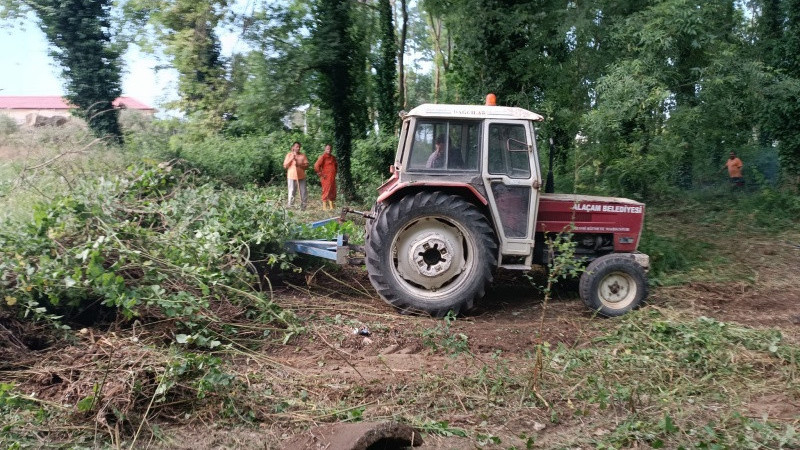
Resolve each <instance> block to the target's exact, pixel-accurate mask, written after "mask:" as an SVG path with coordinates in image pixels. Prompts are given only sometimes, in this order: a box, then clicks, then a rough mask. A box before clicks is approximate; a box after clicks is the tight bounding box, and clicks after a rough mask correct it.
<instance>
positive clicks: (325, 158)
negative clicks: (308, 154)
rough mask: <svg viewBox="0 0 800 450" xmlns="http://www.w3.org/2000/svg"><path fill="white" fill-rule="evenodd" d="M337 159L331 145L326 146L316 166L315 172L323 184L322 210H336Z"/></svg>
mask: <svg viewBox="0 0 800 450" xmlns="http://www.w3.org/2000/svg"><path fill="white" fill-rule="evenodd" d="M336 169H337V165H336V158H334V156H333V154H332V153H331V144H325V151H324V152H323V153H322V154H321V155H319V158H317V162H316V163H315V164H314V171H316V172H317V175H319V180H320V183H321V184H322V209H323V210H326V209H334V208H335V207H336V206H335V205H334V204H333V202H334V201H336Z"/></svg>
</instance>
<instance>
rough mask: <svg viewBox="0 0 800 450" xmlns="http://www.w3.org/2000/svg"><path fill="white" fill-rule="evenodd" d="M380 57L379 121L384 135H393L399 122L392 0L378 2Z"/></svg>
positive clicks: (378, 82)
mask: <svg viewBox="0 0 800 450" xmlns="http://www.w3.org/2000/svg"><path fill="white" fill-rule="evenodd" d="M378 13H379V28H380V50H379V52H380V57H379V59H378V63H377V64H375V71H376V72H377V73H376V76H375V78H376V79H375V83H376V86H375V90H376V91H377V92H376V97H377V103H378V107H377V108H376V109H377V112H378V121H379V123H380V131H381V134H383V135H393V134H394V129H395V124H396V123H397V110H398V108H397V87H396V86H395V83H396V81H395V80H396V79H397V44H396V43H395V42H396V37H395V32H394V20H393V17H392V4H391V1H390V0H380V1H379V2H378Z"/></svg>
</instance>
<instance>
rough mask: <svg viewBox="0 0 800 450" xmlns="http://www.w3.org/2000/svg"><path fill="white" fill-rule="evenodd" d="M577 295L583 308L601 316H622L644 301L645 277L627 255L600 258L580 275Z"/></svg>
mask: <svg viewBox="0 0 800 450" xmlns="http://www.w3.org/2000/svg"><path fill="white" fill-rule="evenodd" d="M580 294H581V298H582V299H583V302H584V303H585V304H586V306H588V307H589V308H591V309H592V310H593V311H596V312H597V313H598V314H600V315H601V316H606V317H616V316H621V315H623V314H625V313H627V312H628V311H631V310H633V309H636V308H638V307H639V306H641V304H642V303H643V302H644V300H645V299H646V298H647V275H646V274H645V271H644V269H643V268H642V266H640V265H639V264H638V263H637V262H636V261H635V260H634V259H633V258H632V257H631V256H630V255H625V254H614V253H612V254H609V255H605V256H601V257H600V258H597V259H595V260H594V261H592V262H591V263H590V264H589V266H588V267H587V268H586V271H585V272H584V273H583V275H581V282H580Z"/></svg>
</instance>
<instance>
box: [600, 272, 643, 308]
mask: <svg viewBox="0 0 800 450" xmlns="http://www.w3.org/2000/svg"><path fill="white" fill-rule="evenodd" d="M599 294H600V299H601V300H602V301H603V302H604V303H606V304H625V303H627V302H630V301H631V299H632V298H633V297H634V296H635V295H636V289H635V284H634V282H633V280H632V279H630V277H629V276H627V275H625V274H623V273H619V272H614V273H611V274H609V275H608V276H607V277H606V278H605V279H604V280H603V282H602V283H601V285H600V292H599Z"/></svg>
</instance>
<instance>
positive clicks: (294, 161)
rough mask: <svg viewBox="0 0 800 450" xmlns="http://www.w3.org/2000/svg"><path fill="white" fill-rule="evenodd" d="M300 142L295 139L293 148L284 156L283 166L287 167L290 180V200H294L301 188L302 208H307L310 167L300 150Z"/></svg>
mask: <svg viewBox="0 0 800 450" xmlns="http://www.w3.org/2000/svg"><path fill="white" fill-rule="evenodd" d="M300 147H301V145H300V143H299V142H297V141H294V143H292V150H291V151H290V152H289V153H287V154H286V157H285V158H283V168H284V169H286V179H287V181H288V182H289V202H288V206H289V207H291V206H292V200H293V198H294V194H295V192H296V191H297V190H300V209H301V210H305V209H306V169H308V158H307V157H306V155H304V154H303V153H302V152H301V151H300Z"/></svg>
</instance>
